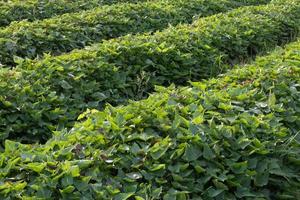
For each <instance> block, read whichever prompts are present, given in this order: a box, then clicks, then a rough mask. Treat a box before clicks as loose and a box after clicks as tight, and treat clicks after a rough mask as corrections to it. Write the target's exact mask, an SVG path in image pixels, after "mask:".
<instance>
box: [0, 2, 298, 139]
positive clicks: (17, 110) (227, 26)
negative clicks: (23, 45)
mask: <svg viewBox="0 0 300 200" xmlns="http://www.w3.org/2000/svg"><path fill="white" fill-rule="evenodd" d="M281 2H282V1H281ZM299 11H300V3H299V2H297V1H289V4H287V3H286V1H284V3H283V5H282V3H278V4H277V3H275V4H270V5H267V6H253V7H246V8H241V9H237V10H234V11H231V12H229V13H225V14H218V15H215V16H211V17H207V18H203V19H199V20H196V21H195V22H194V23H193V24H192V25H180V26H177V27H171V28H169V29H166V30H164V31H162V32H157V33H155V34H153V35H137V36H126V37H122V38H119V39H115V40H109V41H104V42H103V43H102V44H99V45H95V46H93V47H92V48H91V49H87V50H81V51H74V52H72V53H70V54H66V55H63V56H59V57H48V58H45V59H44V60H41V61H30V60H27V61H24V62H21V63H20V64H19V66H18V67H17V68H16V69H14V70H8V69H2V71H1V73H0V77H1V82H0V102H1V104H0V106H1V110H0V133H1V139H2V140H4V139H5V138H8V137H9V138H19V139H21V140H23V141H32V140H35V141H37V140H42V141H44V140H45V139H47V138H48V137H49V136H50V133H51V131H49V130H55V129H60V128H62V127H70V126H72V123H73V122H74V121H75V119H76V118H77V116H78V114H79V113H80V112H82V111H84V110H85V109H86V108H101V107H103V105H104V104H105V103H107V102H108V103H112V104H120V103H124V102H126V100H127V99H140V98H143V97H145V96H147V94H148V92H150V91H152V89H153V87H154V85H163V84H164V85H167V84H169V83H172V82H174V83H177V84H184V83H185V82H186V81H188V80H199V79H202V78H207V77H209V76H212V75H216V74H218V73H220V72H222V70H224V68H225V64H229V63H231V62H236V60H243V59H245V58H247V57H248V56H250V55H252V54H256V53H258V52H263V51H264V50H266V49H268V48H271V47H272V46H275V45H277V44H280V43H283V42H286V41H289V40H291V39H292V38H293V35H296V34H297V32H298V30H299V24H300V23H299V19H300V12H299Z"/></svg>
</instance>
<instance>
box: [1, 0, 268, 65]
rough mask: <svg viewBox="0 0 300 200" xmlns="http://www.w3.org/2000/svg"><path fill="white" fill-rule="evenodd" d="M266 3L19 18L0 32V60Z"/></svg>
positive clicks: (207, 2) (199, 1) (203, 3)
mask: <svg viewBox="0 0 300 200" xmlns="http://www.w3.org/2000/svg"><path fill="white" fill-rule="evenodd" d="M129 2H130V1H129ZM243 2H244V1H243ZM266 2H268V1H267V0H259V1H258V2H256V3H254V2H252V1H250V3H248V1H245V3H242V2H241V1H229V0H221V1H220V0H180V1H173V0H156V1H150V2H144V1H141V3H137V4H132V3H122V4H121V3H120V4H114V5H112V6H102V7H98V8H95V9H92V10H88V11H85V12H79V13H70V14H65V15H62V16H57V17H54V18H50V19H46V20H42V21H34V22H28V21H21V22H18V23H13V24H12V25H10V26H9V27H7V28H5V29H3V30H1V31H0V49H1V50H0V62H1V64H2V65H14V58H15V59H16V60H18V58H17V57H23V58H24V57H29V58H35V57H36V56H37V55H40V56H42V55H43V53H49V52H50V53H52V54H55V55H57V54H60V53H62V52H67V51H70V50H72V49H75V48H83V47H85V46H86V45H89V44H91V43H93V42H96V41H98V42H99V41H101V40H103V39H109V38H114V37H118V36H121V35H126V34H127V33H138V32H146V31H155V30H158V29H163V28H165V27H167V26H168V25H169V24H173V25H176V24H178V23H190V22H192V19H193V16H195V15H198V16H207V15H212V14H215V13H218V12H223V11H228V10H230V9H233V8H236V7H239V6H243V5H251V4H258V3H266ZM87 5H89V4H87ZM16 56H17V57H16Z"/></svg>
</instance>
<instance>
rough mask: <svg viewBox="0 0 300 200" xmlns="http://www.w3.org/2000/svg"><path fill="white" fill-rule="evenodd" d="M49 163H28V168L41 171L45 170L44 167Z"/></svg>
mask: <svg viewBox="0 0 300 200" xmlns="http://www.w3.org/2000/svg"><path fill="white" fill-rule="evenodd" d="M46 165H47V163H34V162H32V163H28V164H27V165H26V168H27V169H30V170H33V171H35V172H37V173H40V172H41V171H43V169H44V168H45V167H46Z"/></svg>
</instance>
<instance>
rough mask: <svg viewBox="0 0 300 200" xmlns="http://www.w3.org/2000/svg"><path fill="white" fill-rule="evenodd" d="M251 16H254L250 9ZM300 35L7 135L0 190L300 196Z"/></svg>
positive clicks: (12, 194)
mask: <svg viewBox="0 0 300 200" xmlns="http://www.w3.org/2000/svg"><path fill="white" fill-rule="evenodd" d="M253 19H254V18H253ZM299 49H300V41H299V42H297V43H294V44H293V45H290V46H289V47H287V49H286V50H285V51H282V50H278V51H276V53H274V54H272V55H270V56H267V57H263V58H260V59H258V60H257V61H256V62H255V63H254V64H252V65H250V66H246V67H245V66H243V67H240V68H237V69H234V70H232V71H230V72H229V73H226V74H225V75H222V76H221V77H219V78H214V79H210V80H208V81H202V82H194V83H192V85H193V86H192V87H184V88H177V89H175V88H174V87H170V88H163V87H159V88H157V89H158V92H157V93H156V94H153V95H151V96H150V97H149V98H148V99H146V100H142V101H137V102H130V103H129V105H127V106H119V107H112V106H108V107H106V109H105V110H104V111H102V112H99V111H96V110H90V111H88V112H86V113H84V114H82V115H81V116H80V117H79V119H80V120H82V122H78V123H77V124H76V125H75V127H74V128H73V129H72V130H71V131H69V132H67V131H61V132H56V134H55V136H54V137H53V138H52V139H50V140H49V141H48V142H47V143H46V144H45V145H23V144H20V143H17V142H12V141H9V140H6V142H5V152H4V153H1V154H0V161H1V162H0V168H1V171H0V182H1V183H2V185H1V186H0V195H2V198H9V199H14V198H20V199H21V198H22V199H23V198H24V199H25V197H27V198H28V199H29V198H43V199H53V198H54V199H57V198H68V199H80V197H82V196H84V197H85V199H115V200H121V199H122V200H126V199H134V198H135V199H138V200H143V199H164V200H169V199H254V198H256V199H258V198H259V199H299V198H300V193H299V188H300V176H299V175H300V134H299V130H300V110H299V107H300V87H299V86H300V66H299V61H300V52H299Z"/></svg>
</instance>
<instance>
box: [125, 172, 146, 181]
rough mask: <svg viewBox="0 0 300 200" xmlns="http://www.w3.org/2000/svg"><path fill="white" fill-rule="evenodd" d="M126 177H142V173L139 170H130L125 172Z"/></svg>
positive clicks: (133, 178)
mask: <svg viewBox="0 0 300 200" xmlns="http://www.w3.org/2000/svg"><path fill="white" fill-rule="evenodd" d="M126 176H127V177H129V178H130V179H132V180H138V179H141V178H143V176H142V174H141V173H139V172H131V173H127V174H126Z"/></svg>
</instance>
